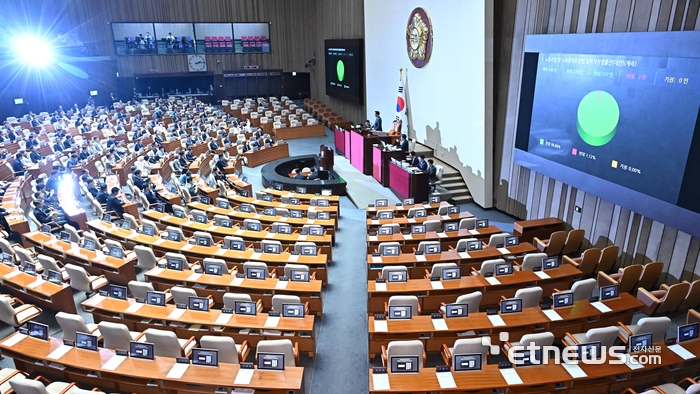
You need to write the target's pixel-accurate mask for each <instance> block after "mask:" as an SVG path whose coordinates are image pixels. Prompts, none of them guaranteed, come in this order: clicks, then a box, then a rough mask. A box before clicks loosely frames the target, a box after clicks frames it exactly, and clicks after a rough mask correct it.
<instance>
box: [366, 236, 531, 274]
mask: <svg viewBox="0 0 700 394" xmlns="http://www.w3.org/2000/svg"><path fill="white" fill-rule="evenodd" d="M508 251H509V253H507V254H504V253H501V252H500V251H499V250H498V248H494V247H487V248H483V249H482V250H474V251H471V252H468V253H465V252H462V253H459V252H457V251H456V250H448V251H443V252H442V253H440V254H433V255H423V256H416V255H415V254H413V253H401V254H399V255H398V256H378V257H373V256H372V255H371V254H368V255H367V278H368V279H376V278H377V276H378V275H379V272H381V270H382V267H384V266H386V265H403V266H406V267H408V277H409V278H410V279H420V278H423V277H424V276H425V269H426V268H427V269H428V270H430V267H432V266H433V264H435V263H451V262H454V263H457V264H458V265H459V266H460V267H461V268H462V276H467V275H471V269H472V267H473V268H476V269H479V267H481V263H482V262H483V261H485V260H491V259H500V258H502V257H503V256H504V255H506V256H507V255H521V254H525V253H534V252H538V251H539V250H538V249H537V248H536V247H534V246H533V245H532V244H529V243H521V244H520V245H517V246H511V247H510V248H508ZM422 257H425V261H422Z"/></svg>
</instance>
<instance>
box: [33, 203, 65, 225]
mask: <svg viewBox="0 0 700 394" xmlns="http://www.w3.org/2000/svg"><path fill="white" fill-rule="evenodd" d="M32 213H34V217H35V218H36V220H38V221H39V223H41V224H49V225H50V226H51V231H55V230H58V229H60V228H61V227H59V226H61V225H60V224H59V223H58V222H56V219H58V215H57V214H56V213H53V214H51V215H49V214H48V213H47V212H46V211H44V202H43V201H41V200H36V201H34V210H33V211H32ZM52 222H53V223H52ZM54 223H55V224H56V225H58V226H56V225H54Z"/></svg>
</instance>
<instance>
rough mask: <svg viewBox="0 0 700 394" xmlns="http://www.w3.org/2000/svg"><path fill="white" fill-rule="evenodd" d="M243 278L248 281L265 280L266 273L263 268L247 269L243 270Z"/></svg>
mask: <svg viewBox="0 0 700 394" xmlns="http://www.w3.org/2000/svg"><path fill="white" fill-rule="evenodd" d="M245 277H246V278H248V279H262V280H265V278H266V277H267V273H266V272H265V268H258V267H248V268H246V269H245Z"/></svg>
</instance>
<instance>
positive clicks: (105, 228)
mask: <svg viewBox="0 0 700 394" xmlns="http://www.w3.org/2000/svg"><path fill="white" fill-rule="evenodd" d="M88 227H90V229H92V230H93V231H95V233H96V234H98V235H101V236H103V237H105V238H109V239H114V240H116V241H119V242H121V243H122V245H123V246H124V247H125V248H127V249H133V247H134V245H143V246H146V247H150V248H151V249H153V251H154V252H155V253H156V255H160V256H162V255H165V253H167V252H172V253H181V254H183V255H185V257H187V259H188V261H190V262H192V263H195V262H198V261H201V260H202V259H204V258H207V257H215V258H220V259H223V260H224V261H226V263H227V265H228V267H229V269H232V268H234V267H235V268H237V269H238V270H239V271H242V270H243V263H244V262H246V261H261V262H264V263H266V264H267V265H268V266H269V268H275V269H276V270H277V275H278V276H283V275H284V265H285V264H287V263H288V262H290V263H298V264H304V265H307V266H309V269H310V270H311V272H315V273H316V279H318V280H321V281H323V283H327V282H328V274H327V270H326V265H327V264H328V263H329V261H330V260H329V256H328V255H326V254H324V253H323V250H324V248H321V251H320V252H319V254H318V255H316V256H301V255H297V256H296V257H293V256H292V255H291V254H290V253H288V252H287V253H280V254H272V253H256V252H255V250H253V249H251V248H250V246H251V245H247V246H248V249H246V250H243V251H238V250H230V249H223V248H221V247H220V246H219V245H212V246H199V245H192V244H190V243H188V242H187V241H182V242H174V241H169V240H166V239H162V238H160V237H158V236H148V235H144V234H139V233H137V232H136V231H133V230H124V229H123V228H119V227H117V226H116V225H114V224H112V223H105V222H102V221H100V220H93V221H90V222H88ZM252 246H254V247H255V248H260V243H259V242H257V243H254V244H253V245H252ZM326 248H327V249H328V250H330V246H328V247H326Z"/></svg>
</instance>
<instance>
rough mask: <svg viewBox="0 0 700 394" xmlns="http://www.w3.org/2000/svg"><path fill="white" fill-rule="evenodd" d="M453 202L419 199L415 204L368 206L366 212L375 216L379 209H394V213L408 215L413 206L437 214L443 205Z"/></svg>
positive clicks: (368, 215)
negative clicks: (427, 201)
mask: <svg viewBox="0 0 700 394" xmlns="http://www.w3.org/2000/svg"><path fill="white" fill-rule="evenodd" d="M451 205H452V204H450V203H448V202H447V201H441V202H438V203H432V204H422V203H421V201H418V202H417V203H416V204H414V205H389V206H387V207H367V208H365V212H366V213H367V217H368V218H369V217H373V216H377V211H394V215H395V216H397V215H406V214H407V213H408V210H409V209H411V208H423V209H425V210H426V211H427V212H428V213H429V214H431V213H432V214H437V211H438V209H439V208H440V207H442V206H451Z"/></svg>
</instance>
